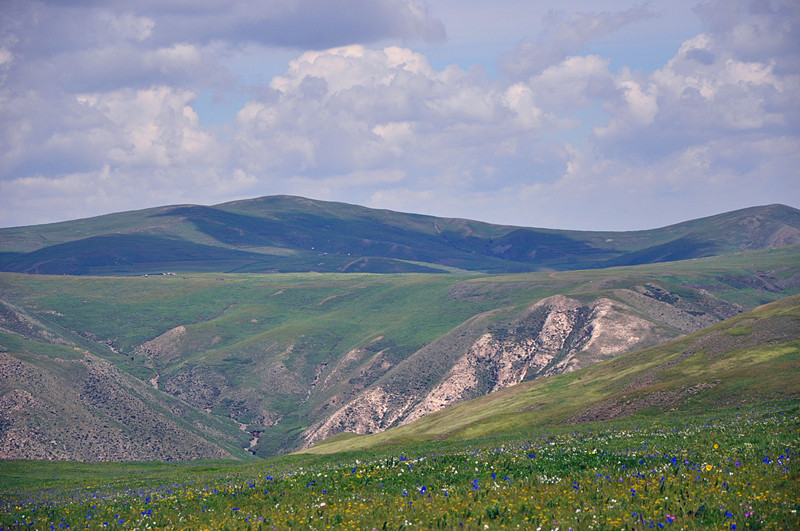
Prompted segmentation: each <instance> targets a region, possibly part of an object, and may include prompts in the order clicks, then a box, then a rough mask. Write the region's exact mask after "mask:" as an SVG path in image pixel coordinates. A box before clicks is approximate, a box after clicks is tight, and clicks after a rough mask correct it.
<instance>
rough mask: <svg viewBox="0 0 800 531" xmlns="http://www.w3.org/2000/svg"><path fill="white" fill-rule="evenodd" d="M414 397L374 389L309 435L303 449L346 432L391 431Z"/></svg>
mask: <svg viewBox="0 0 800 531" xmlns="http://www.w3.org/2000/svg"><path fill="white" fill-rule="evenodd" d="M412 401H413V398H412V397H398V396H392V395H391V394H390V393H387V392H386V390H385V389H383V388H382V387H373V388H371V389H368V390H366V391H365V392H364V393H362V394H360V395H359V396H358V397H357V398H356V399H354V400H352V401H351V402H349V403H348V404H347V405H345V406H344V407H342V408H340V409H339V410H337V411H336V412H335V413H334V414H333V415H331V416H330V417H328V419H327V420H325V421H324V422H323V423H321V424H320V425H318V426H315V427H312V428H311V429H309V430H307V431H306V435H305V437H304V439H305V444H304V446H303V447H304V448H308V447H309V446H311V445H313V444H315V443H317V442H319V441H321V440H323V439H325V438H327V437H330V436H331V435H334V434H336V433H341V432H343V431H347V432H351V433H376V432H381V431H383V430H386V429H388V428H389V427H391V426H392V424H394V423H395V421H397V419H398V418H400V416H402V414H403V413H405V411H406V410H407V409H408V407H409V406H410V405H411V403H412Z"/></svg>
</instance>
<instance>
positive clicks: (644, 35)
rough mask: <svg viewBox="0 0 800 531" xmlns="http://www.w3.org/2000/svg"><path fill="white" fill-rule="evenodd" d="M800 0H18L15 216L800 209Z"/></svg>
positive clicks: (7, 220) (7, 211) (530, 216)
mask: <svg viewBox="0 0 800 531" xmlns="http://www.w3.org/2000/svg"><path fill="white" fill-rule="evenodd" d="M798 42H800V6H798V4H797V2H795V1H793V0H774V1H769V0H758V1H752V2H748V1H736V0H727V1H707V2H699V3H698V2H689V1H670V2H653V1H651V2H646V3H637V2H630V1H623V0H610V1H607V2H602V3H599V2H590V1H580V0H562V1H559V2H552V1H537V2H521V1H510V0H493V1H491V2H490V1H485V2H484V1H463V0H461V1H456V0H430V1H427V2H425V1H423V0H339V1H324V2H323V1H319V0H318V1H301V0H281V1H274V0H263V1H261V2H243V1H221V0H208V1H205V2H193V1H192V2H188V1H186V0H140V1H138V2H122V1H117V0H111V1H105V2H95V1H91V0H85V1H80V2H61V1H56V0H53V1H43V2H42V1H31V0H5V1H4V2H3V3H2V4H0V122H1V123H2V124H3V127H2V128H0V226H19V225H28V224H37V223H45V222H53V221H62V220H67V219H75V218H81V217H88V216H93V215H98V214H104V213H109V212H118V211H124V210H133V209H138V208H146V207H151V206H158V205H166V204H178V203H196V204H217V203H221V202H224V201H229V200H234V199H242V198H248V197H257V196H262V195H273V194H293V195H302V196H306V197H312V198H316V199H323V200H332V201H343V202H347V203H356V204H361V205H365V206H369V207H375V208H387V209H392V210H399V211H405V212H418V213H424V214H431V215H438V216H450V217H462V218H471V219H478V220H482V221H488V222H493V223H504V224H513V225H523V226H534V227H552V228H565V229H566V228H568V229H583V230H632V229H644V228H651V227H657V226H664V225H668V224H670V223H675V222H679V221H683V220H687V219H692V218H697V217H702V216H707V215H712V214H716V213H720V212H724V211H727V210H733V209H737V208H743V207H747V206H754V205H762V204H770V203H784V204H788V205H790V206H794V207H800V176H799V175H798V170H797V168H798V167H800V130H799V129H800V128H799V127H798V116H800V108H799V107H800V97H798V96H800V90H799V89H800V53H798V52H799V51H800V50H799V49H798V48H799V46H800V45H798V44H797V43H798Z"/></svg>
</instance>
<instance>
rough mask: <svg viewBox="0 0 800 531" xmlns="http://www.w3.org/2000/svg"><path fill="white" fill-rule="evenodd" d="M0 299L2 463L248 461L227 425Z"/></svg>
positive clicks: (238, 436) (233, 430) (240, 435)
mask: <svg viewBox="0 0 800 531" xmlns="http://www.w3.org/2000/svg"><path fill="white" fill-rule="evenodd" d="M78 343H82V342H81V341H80V338H70V337H69V336H68V335H67V336H65V335H63V334H59V333H58V331H55V332H54V331H53V330H51V329H49V327H47V326H46V325H44V324H43V323H41V322H40V321H38V320H37V319H36V318H34V317H32V316H30V315H29V314H27V313H26V312H24V311H22V310H20V309H19V308H16V307H14V306H13V305H10V304H8V303H6V302H3V301H0V459H69V460H77V461H136V460H139V461H143V460H154V459H157V460H167V461H169V460H187V459H212V458H213V459H219V458H228V459H231V458H239V459H241V458H247V453H246V452H245V451H244V450H242V448H241V447H242V446H244V444H242V443H243V441H242V439H244V440H245V441H246V437H247V436H246V435H245V434H243V433H241V432H239V431H238V430H237V429H236V426H235V425H234V424H233V423H231V422H229V421H228V422H225V421H224V420H221V419H217V418H213V417H212V416H211V415H208V414H205V413H203V412H199V411H196V410H195V409H194V408H192V407H190V406H188V405H187V404H185V403H182V402H180V401H178V400H175V399H174V398H172V397H169V396H167V395H164V394H163V393H160V392H158V391H156V390H154V389H152V388H151V387H150V386H147V385H145V384H144V383H143V382H141V381H139V380H137V379H135V378H132V377H130V376H128V375H125V374H124V373H122V372H120V371H119V369H117V368H116V367H115V366H114V365H113V364H112V363H110V362H108V361H106V360H104V359H102V358H100V357H98V356H95V355H93V354H91V353H90V352H89V351H88V350H86V349H84V348H81V347H79V346H78Z"/></svg>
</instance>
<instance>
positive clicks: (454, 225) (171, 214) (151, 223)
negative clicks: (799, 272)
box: [0, 196, 800, 275]
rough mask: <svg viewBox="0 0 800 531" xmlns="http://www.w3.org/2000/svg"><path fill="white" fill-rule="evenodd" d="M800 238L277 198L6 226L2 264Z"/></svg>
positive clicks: (603, 258) (80, 265)
mask: <svg viewBox="0 0 800 531" xmlns="http://www.w3.org/2000/svg"><path fill="white" fill-rule="evenodd" d="M798 243H800V211H798V210H796V209H793V208H790V207H787V206H783V205H770V206H764V207H754V208H748V209H743V210H738V211H735V212H729V213H725V214H720V215H717V216H712V217H708V218H703V219H699V220H694V221H688V222H685V223H679V224H676V225H672V226H669V227H664V228H660V229H652V230H642V231H632V232H589V231H563V230H552V229H538V228H527V227H513V226H502V225H492V224H488V223H482V222H479V221H471V220H464V219H450V218H436V217H433V216H424V215H418V214H405V213H399V212H392V211H388V210H375V209H369V208H365V207H360V206H355V205H348V204H344V203H332V202H323V201H314V200H309V199H304V198H299V197H288V196H274V197H262V198H257V199H251V200H245V201H235V202H232V203H225V204H221V205H216V206H198V205H176V206H165V207H160V208H152V209H147V210H140V211H134V212H124V213H119V214H109V215H105V216H99V217H94V218H88V219H82V220H76V221H66V222H62V223H52V224H47V225H37V226H31V227H16V228H6V229H0V270H2V271H9V272H20V273H39V274H53V275H59V274H69V275H135V274H145V273H161V272H166V271H182V272H228V273H233V272H236V273H246V272H308V271H318V272H348V273H349V272H369V273H402V272H408V273H433V272H447V271H452V270H468V271H481V272H489V273H511V272H525V271H540V270H577V269H586V268H604V267H611V266H619V265H635V264H644V263H656V262H665V261H676V260H684V259H690V258H698V257H705V256H717V255H722V254H726V253H731V252H739V251H746V250H757V249H765V248H769V247H776V246H782V245H791V244H798Z"/></svg>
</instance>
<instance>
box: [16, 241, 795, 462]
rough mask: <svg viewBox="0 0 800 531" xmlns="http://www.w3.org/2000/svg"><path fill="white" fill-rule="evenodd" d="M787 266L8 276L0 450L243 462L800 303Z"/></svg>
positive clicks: (750, 259)
mask: <svg viewBox="0 0 800 531" xmlns="http://www.w3.org/2000/svg"><path fill="white" fill-rule="evenodd" d="M799 257H800V252H799V251H798V248H797V247H792V246H789V247H782V248H776V249H770V250H767V251H754V252H750V253H744V254H733V255H727V256H721V257H712V258H705V259H700V260H691V261H681V262H669V263H661V264H651V265H641V266H630V267H622V268H612V269H601V270H585V271H564V272H557V273H553V272H549V273H545V272H542V273H525V274H511V275H484V274H448V275H440V274H437V275H425V274H410V275H409V274H401V275H374V274H319V273H293V274H272V275H257V274H250V275H228V274H214V275H208V274H179V275H175V276H150V277H75V276H66V277H65V276H46V275H45V276H43V275H18V274H8V273H3V274H0V298H2V300H3V301H4V302H3V308H4V311H3V312H2V315H0V317H2V322H0V345H2V350H3V352H2V353H1V355H2V356H4V360H5V363H7V364H12V365H9V367H11V366H13V367H14V369H13V370H9V371H7V372H4V376H3V381H2V390H3V401H4V404H5V405H4V406H3V408H4V409H3V411H4V413H3V418H4V421H3V422H4V425H5V426H7V428H6V429H4V431H3V436H4V437H5V438H4V442H3V448H5V449H6V450H5V451H6V452H7V453H6V456H7V457H8V458H12V457H13V458H24V457H33V458H43V457H45V456H48V455H51V456H58V457H59V458H62V459H64V458H67V459H77V460H120V459H122V460H127V459H131V458H132V459H142V458H144V459H165V458H166V459H180V460H183V459H187V458H190V459H191V458H198V457H202V458H218V457H237V458H240V459H241V458H245V459H246V458H247V456H248V455H249V456H250V458H253V457H254V456H259V457H266V456H270V455H276V454H282V453H286V452H290V451H294V450H298V449H302V448H308V447H309V446H311V445H313V444H315V443H318V442H320V441H322V440H323V439H325V438H328V437H331V436H334V435H336V434H338V433H342V432H350V433H361V434H363V433H374V432H381V431H383V430H386V429H387V428H391V427H395V426H400V425H404V424H408V423H410V422H412V421H414V420H417V419H420V418H423V417H424V416H425V415H427V414H430V413H433V412H436V411H439V410H441V409H443V408H445V407H448V406H452V405H454V404H457V403H459V402H462V401H464V400H469V399H472V398H477V397H480V396H483V395H485V394H487V393H493V392H496V391H499V390H502V389H505V388H507V387H509V386H512V385H515V384H518V383H521V382H526V381H530V380H534V379H537V378H541V377H544V376H549V375H555V374H560V373H564V372H571V371H574V370H576V369H580V368H584V367H588V366H590V365H592V364H594V363H597V362H600V361H603V360H606V359H609V358H613V357H615V356H618V355H620V354H624V353H626V352H631V351H634V350H638V349H642V348H646V347H650V346H654V345H657V344H660V343H664V342H666V341H668V340H672V339H676V338H679V337H681V336H683V335H685V334H688V333H692V332H696V331H698V330H700V329H702V328H704V327H707V326H709V325H713V324H714V323H717V322H720V321H722V320H724V319H727V318H730V317H733V316H736V315H738V314H740V313H741V312H743V311H746V310H748V309H750V308H753V307H755V306H757V305H759V304H763V303H766V302H770V301H773V300H777V299H779V298H781V297H783V296H787V295H792V294H794V293H798V292H800V267H798V264H800V258H799ZM98 374H102V375H103V377H102V378H101V377H99V376H98ZM34 381H35V382H36V384H33V383H32V382H34ZM109 396H114V397H117V399H115V400H113V401H109V400H108V397H109ZM29 403H36V404H39V406H38V407H30V406H26V404H29ZM56 406H57V407H56ZM65 407H67V410H69V411H73V410H72V409H69V408H73V409H74V412H71V413H68V414H66V415H65V414H60V415H57V420H56V421H55V422H54V421H53V420H51V419H50V418H49V417H48V415H51V416H52V414H51V413H48V411H51V410H52V411H64V413H66V412H67V410H64V408H65ZM137 411H138V413H137ZM145 412H146V413H147V414H145ZM189 412H191V413H189ZM187 416H189V417H191V418H193V420H192V421H191V422H189V423H187V422H186V420H185V419H186V418H187ZM134 417H135V418H136V421H135V422H136V424H135V426H136V429H135V430H131V427H132V424H131V422H132V419H133V418H134ZM79 419H80V420H79ZM165 425H168V426H171V427H170V428H169V429H170V430H172V431H173V433H175V434H176V435H174V436H171V438H169V440H174V441H175V442H174V444H173V446H171V447H170V446H168V445H165V446H163V447H161V448H160V449H159V450H158V451H159V452H160V453H147V451H145V453H143V454H142V453H136V452H132V451H131V450H130V448H129V447H128V446H125V445H117V446H116V449H115V450H110V448H115V446H114V445H113V444H112V441H114V440H116V438H117V437H121V436H122V435H121V434H125V435H124V437H126V438H128V439H129V440H131V441H132V442H131V443H130V444H132V445H134V446H137V445H139V446H140V447H142V448H148V444H147V441H148V440H157V439H164V435H163V433H162V430H163V429H164V426H165ZM241 427H244V429H240V428H241ZM114 430H117V433H119V434H120V435H114V436H111V435H110V434H111V433H114ZM101 433H104V434H105V435H100V434H101ZM103 437H105V438H106V439H104V440H108V441H109V442H108V444H107V445H106V447H107V448H109V450H103V451H100V450H99V448H101V447H102V445H98V443H96V442H95V441H98V440H101V439H103ZM198 437H199V439H198ZM156 438H157V439H156ZM52 440H58V441H61V443H60V445H59V450H58V452H55V453H52V454H48V450H47V449H48V448H51V443H50V441H52ZM126 440H127V439H126ZM201 440H202V441H203V442H200V441H201ZM254 441H257V442H256V443H255V444H252V443H253V442H254ZM90 443H91V444H90ZM139 446H137V447H139ZM167 448H170V449H169V450H167Z"/></svg>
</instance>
